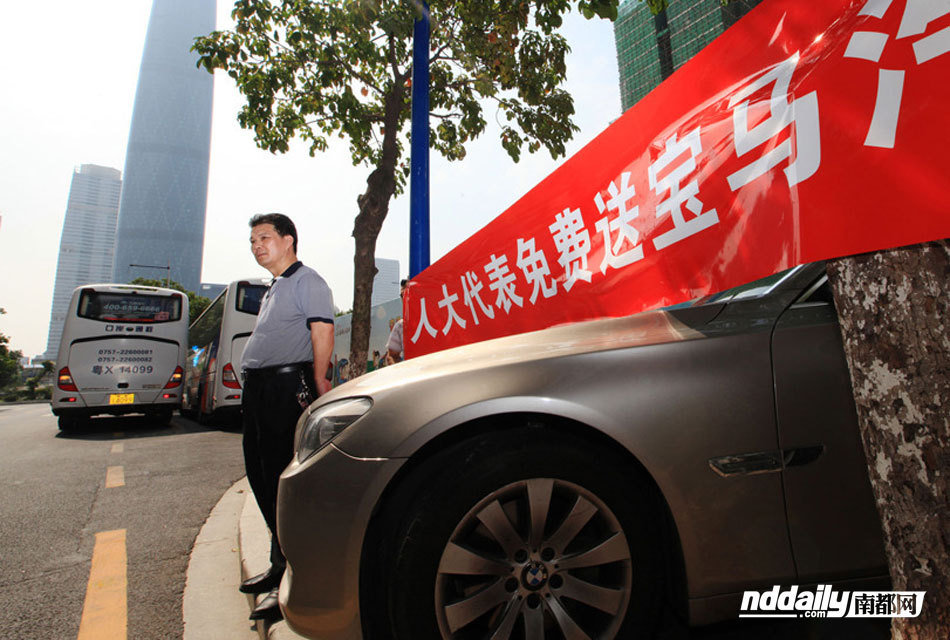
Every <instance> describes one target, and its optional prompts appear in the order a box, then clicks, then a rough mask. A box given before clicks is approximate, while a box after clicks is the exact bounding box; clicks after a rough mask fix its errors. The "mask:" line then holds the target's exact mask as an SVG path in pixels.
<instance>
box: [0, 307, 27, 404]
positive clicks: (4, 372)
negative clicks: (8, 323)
mask: <svg viewBox="0 0 950 640" xmlns="http://www.w3.org/2000/svg"><path fill="white" fill-rule="evenodd" d="M5 313H6V311H5V310H4V309H2V308H0V315H3V314H5ZM9 344H10V338H8V337H7V336H5V335H4V334H2V333H0V388H3V387H5V386H7V385H9V384H10V383H12V382H15V381H16V380H19V378H20V372H21V371H22V367H20V358H22V357H23V354H22V353H21V352H20V351H11V350H10V347H9V346H7V345H9Z"/></svg>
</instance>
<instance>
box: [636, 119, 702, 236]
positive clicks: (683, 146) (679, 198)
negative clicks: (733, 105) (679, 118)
mask: <svg viewBox="0 0 950 640" xmlns="http://www.w3.org/2000/svg"><path fill="white" fill-rule="evenodd" d="M702 150H703V147H702V142H701V141H700V128H699V127H696V128H695V129H693V130H692V131H690V132H689V133H688V134H686V137H684V138H678V137H677V135H676V134H675V133H674V134H673V135H672V136H670V138H669V139H668V140H667V141H666V144H665V148H664V150H663V153H661V154H660V157H659V158H657V159H656V161H654V162H653V163H651V164H650V168H649V170H648V175H649V178H650V188H651V189H653V191H654V192H655V193H656V195H657V196H660V197H662V196H663V194H665V193H667V192H669V194H668V195H667V197H666V199H665V200H662V201H660V202H659V203H658V204H657V206H656V217H657V220H661V219H662V218H663V216H665V215H666V214H669V215H670V219H671V220H672V221H673V228H672V229H670V230H669V231H667V232H665V233H661V234H660V235H658V236H657V237H655V238H654V239H653V246H655V247H656V248H657V250H660V249H665V248H666V247H668V246H670V245H671V244H674V243H676V242H679V241H680V240H683V239H684V238H688V237H689V236H691V235H694V234H697V233H699V232H700V231H702V230H704V229H708V228H709V227H711V226H713V225H714V224H716V223H718V222H719V216H718V215H717V214H716V210H715V209H709V210H708V211H703V203H702V202H701V201H700V200H699V199H698V198H697V197H696V196H697V195H698V194H699V180H698V179H697V178H694V179H693V180H691V181H689V182H687V183H686V184H685V185H684V184H683V181H684V180H686V178H687V177H688V176H690V175H691V174H692V173H693V172H695V171H696V158H697V157H698V156H699V152H700V151H702ZM687 151H688V152H689V157H688V158H687V159H686V160H685V161H683V162H680V163H679V164H677V165H675V166H674V167H673V168H672V169H671V170H670V171H665V170H666V169H668V168H669V167H670V165H672V164H673V163H674V161H676V160H678V159H679V158H680V156H682V154H684V153H686V152H687ZM660 175H663V177H662V178H661V177H660ZM684 206H685V207H686V209H687V210H688V211H690V212H691V213H692V214H693V216H694V217H692V218H690V219H689V220H687V219H686V217H685V216H684V215H683V207H684Z"/></svg>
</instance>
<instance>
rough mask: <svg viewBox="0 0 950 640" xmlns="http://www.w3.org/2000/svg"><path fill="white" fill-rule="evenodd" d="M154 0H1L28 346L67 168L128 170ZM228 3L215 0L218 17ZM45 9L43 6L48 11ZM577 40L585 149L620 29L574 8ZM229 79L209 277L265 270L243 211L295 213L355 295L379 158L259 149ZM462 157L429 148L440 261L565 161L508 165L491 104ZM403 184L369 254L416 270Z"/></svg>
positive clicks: (18, 329)
mask: <svg viewBox="0 0 950 640" xmlns="http://www.w3.org/2000/svg"><path fill="white" fill-rule="evenodd" d="M151 4H152V3H151V0H92V1H90V2H75V0H47V2H44V3H43V5H42V7H43V12H42V14H43V15H42V16H40V15H38V13H37V11H36V6H37V5H35V4H31V3H25V2H17V3H8V6H6V7H5V8H4V17H3V20H2V21H0V60H2V61H3V62H2V63H0V74H2V76H0V77H2V85H0V86H2V87H3V90H2V93H0V217H2V222H0V275H2V277H0V308H4V309H5V310H6V312H7V313H6V315H0V333H3V334H4V335H6V336H8V337H9V338H10V342H11V345H10V346H11V347H12V348H13V349H19V350H21V351H23V354H24V355H25V356H31V357H32V356H34V355H37V354H40V353H42V352H43V351H44V350H45V349H46V339H47V334H48V331H49V316H50V306H51V304H52V296H53V283H54V279H55V274H56V261H57V256H58V252H59V241H60V234H61V232H62V226H63V218H64V214H65V212H66V201H67V197H68V194H69V185H70V180H71V178H72V174H73V171H74V169H75V168H76V167H78V166H79V165H81V164H98V165H104V166H108V167H114V168H116V169H119V170H122V169H123V164H124V162H125V151H126V143H127V140H128V132H129V124H130V122H131V117H132V103H133V100H134V98H135V87H136V81H137V76H138V69H139V64H140V62H141V57H142V48H143V46H144V43H145V31H146V28H147V26H148V18H149V12H150V9H151ZM232 8H233V3H232V2H230V1H229V0H218V15H217V28H218V29H226V28H228V27H229V26H230V25H231V24H232V22H231V18H230V13H231V9H232ZM47 16H49V17H50V18H49V19H47V18H46V17H47ZM563 33H564V35H565V36H566V37H567V39H568V42H569V43H570V45H571V48H572V53H571V54H570V56H569V58H568V71H567V80H566V84H565V87H566V88H567V90H568V91H570V92H571V93H572V95H573V96H574V103H575V110H576V113H575V116H574V122H575V124H576V125H577V126H578V127H580V131H579V132H578V133H576V134H575V136H574V139H573V141H572V142H571V143H569V144H568V146H567V151H568V155H567V157H570V155H572V154H573V153H575V152H576V151H578V150H579V149H580V148H581V147H583V146H584V145H585V144H586V143H588V142H590V141H591V140H592V139H593V138H594V137H595V136H597V135H598V134H599V133H600V132H601V131H603V130H604V129H605V128H606V127H607V126H608V125H609V124H610V122H611V121H613V120H614V119H616V118H617V117H619V116H620V92H619V81H618V73H617V58H616V50H615V48H614V38H613V26H612V24H611V23H610V22H607V21H604V20H591V21H588V20H585V19H584V18H582V17H580V16H579V15H578V14H577V13H576V12H574V13H572V14H571V15H569V16H568V17H567V20H566V21H565V25H564V28H563ZM242 104H243V100H242V97H241V95H240V94H239V93H238V92H237V90H236V88H235V86H234V83H233V82H232V81H231V79H230V78H228V77H227V76H226V75H224V74H223V73H220V72H218V73H216V74H215V85H214V114H213V124H212V137H211V160H210V171H209V179H208V202H207V215H206V222H205V244H204V258H203V268H202V277H201V279H202V282H217V283H226V282H230V281H232V280H236V279H239V278H247V277H265V276H268V274H267V272H266V271H265V270H264V269H262V268H261V267H260V266H258V265H257V263H256V262H255V261H254V259H253V257H252V256H251V253H250V250H249V247H248V240H247V239H248V233H249V230H248V227H247V221H248V219H249V218H250V217H251V216H252V215H253V214H255V213H261V212H268V211H280V212H282V213H285V214H287V215H289V216H290V217H291V218H292V219H293V220H294V222H295V223H296V225H297V229H298V235H299V238H300V241H299V250H298V255H299V257H300V259H301V260H303V262H305V263H306V264H308V265H310V266H312V267H314V268H315V269H317V271H319V272H320V273H321V274H322V275H323V276H324V278H326V280H327V282H328V283H329V285H330V288H331V290H332V291H333V295H334V302H335V304H336V306H337V307H339V308H340V309H349V308H351V306H352V298H353V239H352V237H351V233H352V227H353V219H354V217H355V215H356V213H357V206H356V197H357V196H358V195H359V194H361V193H362V192H363V191H364V189H365V186H366V178H367V177H368V176H369V173H370V170H371V169H370V168H368V167H366V166H362V165H361V166H356V167H354V166H353V165H352V162H351V161H350V156H349V151H348V149H347V146H346V144H345V142H344V141H342V140H341V141H339V143H338V144H335V145H331V147H330V149H328V150H327V152H325V153H322V154H318V155H317V156H316V157H315V158H311V157H310V156H309V155H308V153H307V145H306V143H305V142H303V141H299V140H298V141H296V142H295V143H294V144H292V145H291V150H290V152H289V153H286V154H282V155H272V154H270V153H269V152H267V151H263V150H260V149H258V148H257V147H256V146H255V144H254V140H253V136H252V134H251V133H250V132H249V131H245V130H243V129H241V128H240V126H239V125H238V123H237V113H238V111H239V109H240V107H241V105H242ZM485 117H486V120H487V121H488V122H489V128H488V130H487V131H486V132H485V133H484V134H483V135H482V136H481V137H480V138H478V139H477V140H475V141H474V142H472V143H470V144H469V146H468V147H467V150H468V153H467V156H466V158H465V159H464V160H463V161H460V162H453V163H450V162H448V161H446V160H444V159H442V158H441V157H440V156H439V155H438V153H437V152H433V154H432V155H431V159H430V163H431V164H430V201H431V204H430V207H431V214H430V216H431V222H430V226H431V231H430V233H431V248H430V251H431V259H432V262H435V261H436V260H438V259H439V258H440V257H441V256H443V255H444V254H446V253H447V252H448V251H450V250H451V249H452V248H454V247H455V246H456V245H458V244H459V243H460V242H462V241H463V240H465V239H466V238H468V237H469V236H471V235H472V234H473V233H475V232H476V231H478V230H479V229H480V228H481V227H483V226H484V225H485V224H487V223H488V222H489V221H491V220H492V219H493V218H495V217H496V216H497V215H499V214H501V213H502V212H503V211H504V210H505V209H506V208H508V207H509V206H510V205H512V204H514V202H515V201H517V200H518V198H520V197H521V196H522V195H524V194H525V193H526V192H527V191H529V190H530V189H531V188H532V187H534V186H535V185H536V184H537V183H539V182H540V181H541V180H542V179H543V178H544V177H545V176H547V175H548V174H549V173H551V172H552V171H553V170H554V169H555V168H556V167H557V166H558V165H559V164H560V163H562V162H564V160H565V158H561V159H559V160H557V161H555V160H552V159H551V157H550V155H549V154H548V153H547V152H546V151H544V150H542V151H541V152H539V153H537V154H533V155H528V154H527V153H525V154H524V155H523V156H522V159H521V162H519V163H517V164H515V163H513V162H512V161H511V160H510V158H509V157H508V155H507V154H506V153H505V152H504V150H503V149H502V148H501V145H500V143H499V141H498V127H497V126H496V125H495V124H494V122H495V114H494V113H493V112H492V111H486V114H485ZM408 230H409V197H408V189H407V191H406V193H405V194H404V195H402V196H400V197H398V198H395V199H394V200H393V201H392V202H391V204H390V211H389V215H388V217H387V219H386V222H385V224H384V226H383V229H382V232H381V233H380V235H379V239H378V242H377V249H376V256H377V257H380V258H391V259H396V260H399V262H400V270H401V272H402V277H407V276H408V273H407V272H408V267H409V233H408Z"/></svg>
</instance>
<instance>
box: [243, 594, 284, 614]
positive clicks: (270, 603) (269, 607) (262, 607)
mask: <svg viewBox="0 0 950 640" xmlns="http://www.w3.org/2000/svg"><path fill="white" fill-rule="evenodd" d="M283 617H284V616H283V614H282V613H281V612H280V605H279V604H278V602H277V589H273V590H272V591H271V592H270V593H268V594H267V595H266V596H265V597H264V599H263V600H261V601H260V603H258V605H257V606H256V607H254V610H253V611H251V616H250V618H251V620H266V621H268V622H276V621H277V620H281V619H282V618H283Z"/></svg>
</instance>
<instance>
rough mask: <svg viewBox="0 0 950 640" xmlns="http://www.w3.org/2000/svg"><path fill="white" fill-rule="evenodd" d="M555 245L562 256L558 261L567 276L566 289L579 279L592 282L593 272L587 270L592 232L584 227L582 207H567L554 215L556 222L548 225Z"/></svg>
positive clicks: (568, 289) (569, 288)
mask: <svg viewBox="0 0 950 640" xmlns="http://www.w3.org/2000/svg"><path fill="white" fill-rule="evenodd" d="M548 228H549V229H550V231H551V237H552V238H554V246H555V247H556V248H557V250H558V253H560V254H561V255H560V257H559V258H558V259H557V261H558V263H559V264H560V265H561V267H562V268H563V269H564V274H565V276H566V278H565V280H564V290H565V291H570V290H571V288H572V287H573V286H574V285H575V284H576V283H577V281H578V280H583V281H584V282H590V277H591V275H592V274H591V272H590V271H588V270H587V254H588V252H589V251H590V234H589V233H588V232H587V228H586V227H584V218H583V216H581V210H580V209H573V210H572V209H569V208H568V209H565V210H564V212H563V213H559V214H557V215H555V216H554V224H552V225H551V226H550V227H548Z"/></svg>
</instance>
